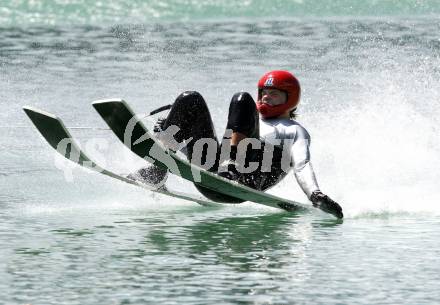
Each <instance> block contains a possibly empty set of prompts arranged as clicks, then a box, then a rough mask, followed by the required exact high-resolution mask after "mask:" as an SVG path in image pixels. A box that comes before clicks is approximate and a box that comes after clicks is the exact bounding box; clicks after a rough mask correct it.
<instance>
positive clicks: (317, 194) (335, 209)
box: [310, 191, 344, 218]
mask: <svg viewBox="0 0 440 305" xmlns="http://www.w3.org/2000/svg"><path fill="white" fill-rule="evenodd" d="M310 200H311V201H312V203H313V206H314V207H315V208H319V209H321V210H323V211H324V212H327V213H330V214H332V215H334V216H336V217H337V218H343V217H344V214H343V213H342V208H341V206H340V205H339V204H338V203H337V202H336V201H334V200H333V199H331V198H330V197H329V196H327V195H325V194H323V193H322V192H321V191H314V192H313V193H312V195H311V196H310Z"/></svg>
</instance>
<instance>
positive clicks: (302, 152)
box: [136, 70, 343, 218]
mask: <svg viewBox="0 0 440 305" xmlns="http://www.w3.org/2000/svg"><path fill="white" fill-rule="evenodd" d="M300 91H301V88H300V84H299V82H298V80H297V78H296V77H295V76H294V75H292V74H291V73H289V72H288V71H281V70H276V71H271V72H268V73H266V74H264V75H263V76H262V77H261V78H260V80H259V81H258V99H257V102H256V103H255V102H254V100H253V98H252V97H251V95H250V94H249V93H246V92H239V93H236V94H234V96H233V97H232V100H231V102H230V105H229V113H228V123H227V126H226V133H225V135H224V137H223V139H222V143H221V144H220V143H219V142H218V140H217V137H216V135H215V131H214V126H213V123H212V119H211V115H210V112H209V110H208V107H207V105H206V102H205V101H204V99H203V97H202V96H201V95H200V94H199V93H198V92H195V91H186V92H184V93H182V94H181V95H179V96H178V97H177V99H176V101H175V102H174V104H173V105H172V107H171V110H170V112H169V114H168V116H167V118H166V119H160V120H158V123H157V124H156V126H155V132H156V133H157V135H158V138H159V139H161V140H162V141H163V142H164V144H165V145H167V146H176V143H185V145H186V146H185V147H184V149H183V152H184V153H185V155H186V156H187V158H188V160H189V161H191V162H193V163H194V162H195V161H197V162H196V163H198V164H200V165H207V164H208V165H209V167H208V168H206V169H207V170H209V171H211V172H216V173H217V174H219V175H220V176H222V177H224V178H227V179H230V180H234V181H237V182H239V183H241V184H244V185H246V186H249V187H251V188H253V189H257V190H261V191H264V190H267V189H268V188H270V187H272V186H274V185H276V184H277V183H278V182H280V181H281V180H282V179H283V178H284V177H285V176H286V175H287V173H288V172H290V171H292V170H293V172H294V174H295V177H296V180H297V182H298V184H299V186H300V187H301V189H302V190H303V192H304V193H305V194H306V195H307V197H308V198H309V200H310V201H311V202H312V203H313V205H314V206H315V207H318V208H320V209H322V210H324V211H326V212H329V213H332V214H334V215H335V216H337V217H339V218H342V217H343V214H342V209H341V207H340V206H339V204H338V203H336V202H335V201H334V200H332V199H331V198H330V197H329V196H327V195H325V194H324V193H322V192H321V190H320V188H319V186H318V183H317V180H316V177H315V173H314V171H313V168H312V164H311V162H310V151H309V145H310V135H309V133H308V132H307V130H306V129H305V128H304V127H303V126H301V125H300V124H299V123H298V122H297V121H296V120H295V117H296V114H295V113H296V109H297V106H298V104H299V101H300ZM170 126H177V127H178V132H177V133H175V134H173V138H172V142H173V143H170V141H169V140H170V137H169V136H167V133H166V131H167V130H168V128H169V127H170ZM207 140H208V141H207ZM167 142H168V143H167ZM200 143H202V145H198V144H200ZM209 144H213V145H209ZM210 148H211V149H210ZM166 174H167V172H166V171H164V170H161V169H160V168H157V167H155V166H150V167H147V168H144V169H141V170H140V171H139V172H138V173H136V176H137V177H138V178H142V179H144V180H146V181H147V182H148V183H158V182H159V181H164V179H166ZM195 186H196V187H197V189H198V190H199V191H200V192H201V193H202V194H203V195H205V196H206V197H208V198H209V199H211V200H214V201H220V202H234V203H237V202H242V200H240V199H237V198H234V197H230V196H227V195H224V194H221V193H218V192H215V191H212V190H210V189H208V188H206V187H204V186H202V185H200V184H197V183H196V184H195Z"/></svg>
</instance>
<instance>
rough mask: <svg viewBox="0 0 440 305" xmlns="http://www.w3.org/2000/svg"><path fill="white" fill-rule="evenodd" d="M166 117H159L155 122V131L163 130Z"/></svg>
mask: <svg viewBox="0 0 440 305" xmlns="http://www.w3.org/2000/svg"><path fill="white" fill-rule="evenodd" d="M166 120H167V119H166V118H158V119H157V121H156V124H154V127H153V131H154V132H161V131H163V126H164V125H165V121H166Z"/></svg>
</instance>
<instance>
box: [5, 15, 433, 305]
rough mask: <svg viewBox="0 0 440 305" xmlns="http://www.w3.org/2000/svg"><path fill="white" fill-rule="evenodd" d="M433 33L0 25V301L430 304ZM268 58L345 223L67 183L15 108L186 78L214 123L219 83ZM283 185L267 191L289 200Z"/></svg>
mask: <svg viewBox="0 0 440 305" xmlns="http://www.w3.org/2000/svg"><path fill="white" fill-rule="evenodd" d="M438 30H439V24H438V22H437V20H436V19H435V18H412V19H399V18H389V19H385V18H363V19H361V20H352V19H339V20H335V19H332V18H329V19H326V20H317V19H309V20H297V21H287V20H285V21H262V22H257V23H255V22H250V21H246V20H244V21H222V22H196V23H184V22H170V23H165V22H163V23H151V24H146V25H116V26H112V27H99V26H27V27H3V28H1V30H0V69H1V74H0V104H1V105H2V107H3V111H2V112H1V113H0V119H1V121H2V126H1V129H0V130H1V133H2V134H1V137H0V147H1V150H0V234H1V237H0V249H1V250H0V258H1V259H0V261H1V262H0V272H1V275H0V300H2V301H3V302H5V303H7V304H25V303H31V304H58V303H66V304H103V303H114V304H141V303H166V304H173V303H179V304H181V303H186V304H213V303H215V304H217V303H225V304H237V303H238V304H247V303H253V304H292V303H303V304H306V303H313V304H372V303H381V304H403V303H406V304H432V303H435V301H436V300H438V298H439V294H438V292H437V287H436V283H438V280H439V276H438V274H440V272H439V271H440V270H439V266H438V263H437V262H436V258H437V257H438V256H439V251H440V248H439V247H438V242H437V241H438V240H439V233H438V232H439V230H438V229H439V221H438V216H436V215H438V211H439V210H438V207H437V205H436V204H435V203H436V202H437V201H438V195H437V185H438V174H437V173H438V172H439V170H438V169H440V164H439V161H438V152H439V150H440V149H439V148H440V146H439V144H438V127H436V126H438V124H437V123H438V117H439V116H438V114H440V113H439V110H438V105H437V103H438V102H437V101H438V97H439V85H438V84H439V82H438V81H439V79H440V78H439V70H438V67H439V65H438V63H439V50H440V49H439V40H438V37H437V36H436V33H437V32H438ZM278 67H282V68H286V69H292V70H294V71H298V72H297V73H298V75H299V76H300V79H301V80H302V84H303V88H304V91H303V108H302V110H301V115H302V116H301V120H302V122H304V124H305V125H306V126H308V128H309V130H310V131H311V133H312V137H313V159H314V165H315V167H316V168H317V171H318V179H319V181H320V183H321V185H322V187H323V189H325V190H327V191H328V192H329V193H331V195H332V196H333V197H335V198H336V199H338V200H340V201H341V202H342V203H343V205H344V208H345V210H346V211H347V216H348V218H347V219H346V220H344V222H339V221H335V220H333V219H332V218H331V217H328V216H325V215H323V214H320V213H308V214H304V215H292V214H289V213H283V212H278V211H273V210H271V209H266V208H259V207H257V206H255V205H252V204H245V205H241V206H238V207H225V208H220V209H210V208H209V209H207V208H203V207H199V206H197V205H195V204H191V203H183V202H180V201H171V202H170V201H168V199H166V198H163V197H161V196H154V197H152V196H151V195H150V194H148V193H145V192H143V191H142V190H135V189H134V188H132V187H130V186H124V185H122V184H120V183H118V182H113V181H110V180H109V179H107V178H105V177H99V176H98V175H96V174H86V173H84V172H83V171H81V170H76V171H75V172H74V181H73V182H72V183H69V182H66V181H65V180H64V179H63V177H64V176H63V173H62V172H61V171H60V170H58V169H57V168H55V166H54V161H53V156H52V153H53V152H52V151H51V150H50V148H49V147H48V145H46V143H44V142H43V140H42V139H41V137H39V136H38V135H37V133H36V132H35V130H34V129H33V128H31V127H30V124H29V122H28V121H27V119H26V118H25V116H24V114H23V113H22V111H21V106H23V105H25V104H30V105H35V106H38V107H41V108H43V109H47V110H49V111H51V112H54V113H56V114H58V115H60V117H62V118H63V119H64V120H65V121H66V124H67V125H69V126H79V125H82V126H99V127H103V125H101V124H103V123H102V122H101V120H100V119H99V117H98V116H97V115H96V114H95V113H94V112H93V109H92V108H91V107H90V102H91V101H92V100H94V99H99V98H104V97H110V96H119V97H124V98H125V99H127V100H128V101H130V102H131V104H133V106H134V108H135V109H136V110H137V111H140V112H142V111H146V110H148V109H152V108H154V107H158V106H160V105H162V104H163V103H164V102H165V101H166V103H169V102H170V101H171V100H172V99H173V98H174V97H175V96H176V95H177V94H179V93H180V92H181V91H183V90H188V89H195V90H198V91H201V92H202V94H203V95H204V96H205V97H206V99H207V101H208V103H209V105H210V108H211V110H212V112H213V116H214V120H215V124H216V127H217V128H218V133H221V132H222V129H223V126H224V125H225V120H226V118H225V115H226V111H227V102H228V100H229V98H230V96H231V95H232V93H233V92H235V91H239V90H247V91H250V92H252V93H254V91H255V80H256V79H257V77H258V76H259V75H260V74H262V73H263V72H264V71H265V70H268V69H273V68H278ZM421 100H422V101H423V103H420V101H421ZM8 126H9V127H8ZM11 126H23V127H24V128H21V129H17V128H11ZM6 127H7V128H6ZM402 130H404V132H402ZM73 133H74V135H75V136H76V137H77V138H78V139H79V140H80V141H82V143H84V142H85V141H86V140H87V139H89V138H93V137H94V136H97V133H96V132H95V131H73ZM99 137H102V138H105V139H112V135H111V134H110V133H106V132H102V133H100V134H99ZM408 143H410V144H408ZM118 145H119V144H118V143H117V142H116V141H113V142H112V141H111V140H109V148H108V150H107V152H108V153H109V154H110V153H113V154H115V155H118V152H120V151H121V150H122V149H121V148H120V147H119V148H118ZM115 151H116V153H115ZM109 161H117V163H118V164H117V165H118V166H119V169H120V170H124V168H125V167H126V166H128V165H127V164H124V163H123V162H122V161H118V160H117V158H114V159H111V160H109ZM109 163H110V162H109ZM111 166H115V164H113V163H111ZM289 183H293V184H295V182H294V180H293V179H291V180H288V181H287V182H286V183H285V184H284V185H281V186H280V188H279V189H277V190H275V192H278V193H279V194H281V195H283V196H286V197H292V198H304V197H301V196H303V195H302V194H301V191H300V190H299V189H297V188H296V187H291V185H290V184H289ZM294 188H296V189H294Z"/></svg>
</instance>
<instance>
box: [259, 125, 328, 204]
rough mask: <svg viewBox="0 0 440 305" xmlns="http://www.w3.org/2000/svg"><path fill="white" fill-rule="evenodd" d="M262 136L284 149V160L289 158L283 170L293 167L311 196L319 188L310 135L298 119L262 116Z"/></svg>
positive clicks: (263, 138)
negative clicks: (312, 159) (312, 157)
mask: <svg viewBox="0 0 440 305" xmlns="http://www.w3.org/2000/svg"><path fill="white" fill-rule="evenodd" d="M260 138H261V139H262V140H263V141H264V142H265V143H266V144H271V145H273V146H278V147H280V148H282V150H283V160H287V163H286V162H284V163H286V164H285V165H284V166H283V170H284V171H285V172H286V173H287V172H289V171H290V170H291V169H293V171H294V173H295V177H296V180H297V181H298V184H299V185H300V187H301V189H302V190H303V191H304V193H305V194H306V195H307V197H308V198H310V196H311V194H312V193H313V192H314V191H317V190H319V186H318V183H317V181H316V177H315V173H314V171H313V168H312V164H311V162H310V150H309V146H310V135H309V133H308V132H307V130H306V129H305V128H304V127H303V126H301V125H300V124H299V123H298V122H297V121H294V120H291V119H280V118H276V119H262V118H260Z"/></svg>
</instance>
